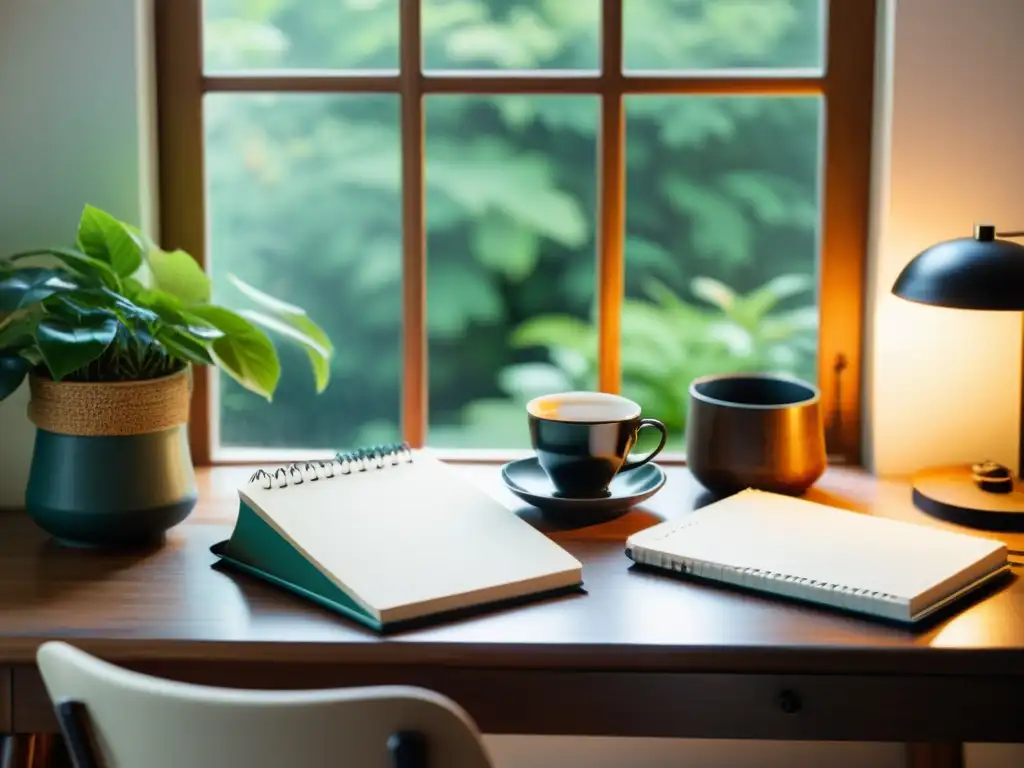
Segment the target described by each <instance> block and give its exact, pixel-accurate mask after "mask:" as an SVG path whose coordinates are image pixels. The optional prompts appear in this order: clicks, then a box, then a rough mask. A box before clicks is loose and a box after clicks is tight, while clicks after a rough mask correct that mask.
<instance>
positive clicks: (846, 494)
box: [189, 461, 910, 524]
mask: <svg viewBox="0 0 1024 768" xmlns="http://www.w3.org/2000/svg"><path fill="white" fill-rule="evenodd" d="M452 463H453V464H455V463H456V462H452ZM659 463H661V464H662V465H663V468H664V469H665V474H666V475H667V478H668V479H667V482H666V488H667V487H668V486H669V485H671V486H674V487H673V489H672V490H673V492H672V494H671V496H672V497H673V498H678V497H679V496H680V494H682V495H684V496H694V497H696V496H698V495H700V494H702V493H704V491H703V489H702V488H701V486H700V485H699V484H698V483H697V481H696V480H694V479H693V477H692V476H691V475H690V473H689V472H688V471H687V469H686V467H685V466H684V465H681V464H671V465H666V464H664V463H663V462H659ZM265 466H266V467H268V468H269V467H276V466H282V464H281V463H277V464H273V463H270V464H266V465H265ZM254 471H255V468H254V467H253V466H251V465H221V466H216V467H198V468H196V481H197V484H198V486H199V505H198V506H197V508H196V511H195V512H194V513H193V514H192V516H191V517H190V518H189V522H192V523H219V524H231V523H233V522H234V519H235V516H236V514H237V511H238V488H239V486H241V485H244V484H245V483H246V482H248V480H249V478H250V477H251V475H252V473H253V472H254ZM457 471H458V472H459V473H460V474H461V475H462V476H463V477H465V478H466V479H468V480H469V481H470V482H472V483H474V484H475V485H478V486H479V487H481V488H483V489H484V490H485V491H487V492H488V493H490V494H492V495H493V496H495V497H496V498H497V499H498V500H499V501H501V502H502V503H503V504H505V505H506V506H507V507H509V508H510V509H522V508H523V507H524V504H523V502H522V501H520V500H519V499H518V498H517V497H515V496H514V495H513V494H512V493H511V492H510V491H508V490H507V489H506V488H505V487H504V485H503V484H502V482H501V475H500V472H499V470H498V464H497V463H488V462H479V461H474V462H461V463H458V464H457ZM679 486H682V488H681V489H680V488H679ZM663 494H664V495H665V496H666V497H667V496H668V494H666V493H665V490H664V489H663V490H662V491H659V493H658V494H655V496H653V497H652V498H651V500H650V501H649V502H647V503H645V504H644V505H643V506H645V507H646V506H651V507H656V506H658V503H659V501H658V500H659V496H661V495H663ZM893 494H904V495H906V497H907V500H908V501H909V494H910V489H909V487H908V486H907V483H906V482H904V481H901V480H879V479H877V478H874V477H872V476H871V475H870V473H868V472H867V471H866V470H864V469H863V468H861V467H830V468H829V469H828V470H826V472H825V475H824V476H823V477H822V479H821V480H820V481H819V482H818V483H817V484H816V485H815V487H814V488H812V489H811V490H810V491H809V492H808V493H807V494H806V498H808V499H810V500H812V501H818V502H821V503H824V504H832V505H835V506H839V507H844V508H848V509H852V510H856V511H867V510H869V509H871V508H872V507H875V508H877V507H878V506H879V504H880V503H882V502H881V500H882V499H883V498H892V496H893Z"/></svg>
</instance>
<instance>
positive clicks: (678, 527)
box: [627, 490, 1006, 604]
mask: <svg viewBox="0 0 1024 768" xmlns="http://www.w3.org/2000/svg"><path fill="white" fill-rule="evenodd" d="M627 546H636V547H640V548H644V549H647V550H651V551H655V552H662V553H665V554H666V555H671V556H674V557H678V558H682V559H685V560H695V561H702V562H704V563H711V564H714V565H718V566H729V567H733V568H755V569H758V570H760V571H764V572H766V573H767V574H780V575H788V576H793V577H797V578H800V579H811V580H813V581H815V582H821V583H823V585H842V586H846V587H850V588H855V589H863V590H870V591H872V592H880V593H884V594H888V595H892V596H894V597H897V598H899V599H900V600H901V601H905V602H907V603H911V604H912V603H914V601H915V598H918V597H919V596H923V595H924V594H925V593H926V592H928V591H929V590H935V589H936V588H940V587H941V586H942V585H946V584H950V583H951V582H953V581H956V580H957V579H958V577H963V578H965V579H966V580H967V581H973V580H974V579H976V578H978V576H980V575H981V574H980V573H978V574H975V575H973V576H972V575H971V573H972V571H973V570H976V569H978V568H979V566H980V565H981V564H983V563H984V561H986V560H992V559H993V558H994V559H995V560H998V559H999V558H998V553H1000V551H1002V559H1003V560H1004V561H1005V549H1006V548H1005V545H1004V544H1002V543H1001V542H998V541H992V540H990V539H983V538H980V537H976V536H969V535H965V534H960V533H954V532H951V531H946V530H941V529H938V528H929V527H927V526H923V525H914V524H911V523H903V522H899V521H896V520H888V519H885V518H880V517H871V516H869V515H862V514H858V513H856V512H848V511H846V510H840V509H836V508H834V507H829V506H826V505H824V504H817V503H814V502H810V501H806V500H804V499H798V498H793V497H790V496H783V495H780V494H774V493H768V492H764V491H755V490H747V491H742V492H740V493H737V494H735V495H733V496H730V497H728V498H725V499H723V500H721V501H718V502H715V503H713V504H710V505H708V506H706V507H704V508H702V509H700V510H698V511H696V512H693V513H692V514H690V515H687V516H686V517H685V518H683V519H682V520H676V521H670V522H666V523H661V524H659V525H656V526H654V527H652V528H648V529H646V530H644V531H641V532H639V533H637V534H634V535H633V536H631V537H630V540H629V541H628V542H627ZM990 567H991V566H984V567H983V568H982V570H985V571H987V570H989V569H990ZM709 575H712V576H713V569H712V573H711V574H709ZM959 586H964V585H963V584H961V585H959ZM939 591H955V590H953V589H949V590H944V589H940V590H939Z"/></svg>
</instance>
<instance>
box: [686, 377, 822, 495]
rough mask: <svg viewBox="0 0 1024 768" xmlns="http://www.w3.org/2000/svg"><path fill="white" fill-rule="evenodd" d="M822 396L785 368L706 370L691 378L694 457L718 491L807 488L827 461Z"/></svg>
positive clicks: (692, 463) (796, 491) (691, 463)
mask: <svg viewBox="0 0 1024 768" xmlns="http://www.w3.org/2000/svg"><path fill="white" fill-rule="evenodd" d="M826 462H827V460H826V454H825V430H824V425H823V422H822V415H821V396H820V393H819V392H818V390H817V388H816V387H814V386H812V385H810V384H808V383H807V382H805V381H801V380H799V379H795V378H791V377H788V376H783V375H778V374H756V373H753V374H752V373H738V374H724V375H718V376H706V377H704V378H701V379H696V380H694V381H693V382H692V383H691V384H690V407H689V414H688V416H687V421H686V463H687V466H688V467H689V470H690V472H691V473H692V474H693V476H694V477H695V478H696V479H697V480H698V481H699V482H700V483H701V485H703V486H704V487H705V488H707V489H708V490H709V491H711V492H712V493H714V494H716V495H723V496H724V495H728V494H731V493H736V492H737V491H741V490H743V489H745V488H758V489H760V490H764V491H774V492H776V493H785V494H789V495H800V494H802V493H803V492H804V491H806V490H807V489H808V488H810V487H811V486H812V485H813V484H814V483H815V482H816V481H817V480H818V478H820V477H821V475H822V473H823V472H824V471H825V466H826Z"/></svg>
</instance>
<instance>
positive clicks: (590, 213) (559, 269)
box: [426, 96, 598, 448]
mask: <svg viewBox="0 0 1024 768" xmlns="http://www.w3.org/2000/svg"><path fill="white" fill-rule="evenodd" d="M597 110H598V104H597V100H596V99H595V98H593V97H590V96H539V97H538V96H437V97H432V98H430V99H428V101H427V142H426V145H427V170H426V184H427V235H428V251H429V254H428V260H427V268H428V286H427V288H428V290H427V307H428V330H429V344H430V350H429V356H430V433H429V442H430V443H431V444H432V445H444V446H457V447H465V448H470V447H478V448H480V447H482V448H511V447H526V446H528V445H529V433H528V431H527V426H526V413H525V410H524V406H525V403H526V401H527V400H529V399H530V398H531V397H533V396H535V395H538V394H543V393H545V392H552V391H559V390H565V389H591V388H593V387H594V386H595V384H596V376H595V374H594V371H595V367H594V363H595V360H596V354H597V342H596V335H595V331H594V328H593V326H592V325H591V323H590V317H591V312H592V307H593V305H594V270H595V258H594V220H595V215H594V210H595V185H596V170H595V161H596V152H597V149H596V139H595V137H596V129H597Z"/></svg>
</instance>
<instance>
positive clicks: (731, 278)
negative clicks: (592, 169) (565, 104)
mask: <svg viewBox="0 0 1024 768" xmlns="http://www.w3.org/2000/svg"><path fill="white" fill-rule="evenodd" d="M626 119H627V125H626V127H627V154H626V157H627V174H628V176H627V200H626V300H625V305H624V307H623V316H622V378H623V391H624V394H626V395H627V396H629V397H631V398H633V399H635V400H637V401H638V402H639V403H641V404H642V405H643V408H644V412H645V413H646V414H647V415H649V416H654V417H656V418H659V419H661V420H663V421H664V422H665V423H666V424H667V425H668V426H669V429H670V431H671V434H672V435H673V438H674V440H673V442H674V444H675V446H674V447H675V448H677V449H681V443H682V438H683V430H684V427H685V420H686V409H687V401H688V387H689V384H690V382H691V381H692V380H693V379H694V378H696V377H698V376H704V375H708V374H713V373H728V372H733V371H736V372H739V371H764V370H773V371H785V372H789V373H792V374H794V375H797V376H800V377H802V378H804V379H807V380H809V381H811V382H814V381H816V354H817V338H818V336H817V328H818V312H817V301H816V297H817V264H818V241H819V229H820V218H821V216H820V214H821V210H820V199H819V170H820V162H821V156H820V146H821V141H820V131H821V122H822V119H821V99H820V98H818V97H764V96H760V97H749V96H743V97H740V96H737V97H728V96H725V97H707V96H667V97H666V96H633V97H629V98H627V100H626Z"/></svg>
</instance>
